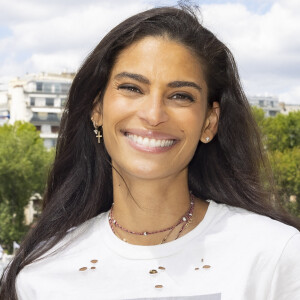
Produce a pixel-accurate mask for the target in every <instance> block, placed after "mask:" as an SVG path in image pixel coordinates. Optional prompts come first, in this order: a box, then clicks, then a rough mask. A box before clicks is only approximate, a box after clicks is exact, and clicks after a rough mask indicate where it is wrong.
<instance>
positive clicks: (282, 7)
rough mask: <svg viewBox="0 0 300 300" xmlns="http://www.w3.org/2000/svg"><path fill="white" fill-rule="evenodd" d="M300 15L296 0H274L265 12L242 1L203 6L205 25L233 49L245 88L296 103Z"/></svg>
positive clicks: (299, 75)
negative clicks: (257, 10)
mask: <svg viewBox="0 0 300 300" xmlns="http://www.w3.org/2000/svg"><path fill="white" fill-rule="evenodd" d="M299 15H300V2H299V1H295V0H278V1H274V3H273V5H272V6H271V9H270V10H269V11H268V12H266V13H265V14H257V13H254V12H250V11H249V10H247V8H246V6H244V5H241V4H222V5H221V4H220V5H205V6H203V18H204V25H206V26H207V27H208V28H210V29H211V30H212V31H213V32H215V33H217V35H218V36H219V38H220V39H221V40H222V41H224V42H225V44H227V45H228V46H229V48H230V49H231V50H232V52H233V54H234V56H235V58H236V61H237V64H238V67H239V70H240V73H241V77H242V79H243V83H244V86H245V88H246V91H247V92H248V93H249V94H266V93H267V94H277V95H279V97H280V100H282V101H288V102H293V103H300V91H299V89H298V88H297V86H298V85H299V84H300V39H299V38H298V37H299V35H300V18H299ZM287 95H290V96H287Z"/></svg>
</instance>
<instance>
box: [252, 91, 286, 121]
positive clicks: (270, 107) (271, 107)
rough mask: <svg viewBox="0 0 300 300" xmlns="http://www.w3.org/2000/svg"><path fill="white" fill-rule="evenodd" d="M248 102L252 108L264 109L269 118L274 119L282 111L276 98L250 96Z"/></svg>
mask: <svg viewBox="0 0 300 300" xmlns="http://www.w3.org/2000/svg"><path fill="white" fill-rule="evenodd" d="M248 101H249V103H250V104H251V105H252V106H257V107H259V108H262V109H263V110H264V112H265V115H266V116H267V117H274V116H276V115H277V114H278V113H280V111H281V107H280V106H279V100H278V98H277V97H274V96H250V97H248Z"/></svg>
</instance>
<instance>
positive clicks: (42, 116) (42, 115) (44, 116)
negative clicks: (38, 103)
mask: <svg viewBox="0 0 300 300" xmlns="http://www.w3.org/2000/svg"><path fill="white" fill-rule="evenodd" d="M37 115H38V118H39V119H40V120H47V117H48V113H46V112H38V113H37Z"/></svg>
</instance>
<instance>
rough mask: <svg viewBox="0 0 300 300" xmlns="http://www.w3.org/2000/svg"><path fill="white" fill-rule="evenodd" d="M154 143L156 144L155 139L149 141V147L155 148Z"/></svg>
mask: <svg viewBox="0 0 300 300" xmlns="http://www.w3.org/2000/svg"><path fill="white" fill-rule="evenodd" d="M155 142H156V140H155V139H151V140H150V147H155V146H156V145H155V144H156V143H155Z"/></svg>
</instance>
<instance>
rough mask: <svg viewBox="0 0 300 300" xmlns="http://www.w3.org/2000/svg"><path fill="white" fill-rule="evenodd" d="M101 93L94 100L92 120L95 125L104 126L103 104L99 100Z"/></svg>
mask: <svg viewBox="0 0 300 300" xmlns="http://www.w3.org/2000/svg"><path fill="white" fill-rule="evenodd" d="M99 99H100V94H98V95H97V97H96V98H95V99H94V102H93V110H92V113H91V120H92V122H93V123H94V124H95V126H98V127H99V126H102V124H103V117H102V104H101V102H100V101H99Z"/></svg>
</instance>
